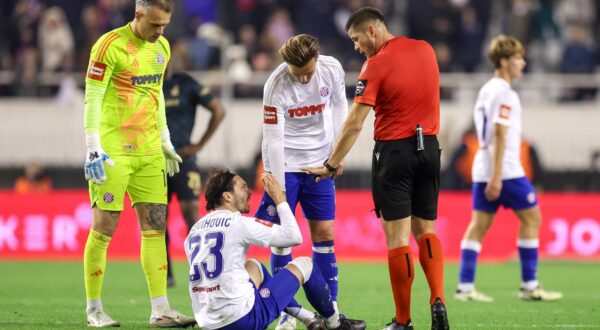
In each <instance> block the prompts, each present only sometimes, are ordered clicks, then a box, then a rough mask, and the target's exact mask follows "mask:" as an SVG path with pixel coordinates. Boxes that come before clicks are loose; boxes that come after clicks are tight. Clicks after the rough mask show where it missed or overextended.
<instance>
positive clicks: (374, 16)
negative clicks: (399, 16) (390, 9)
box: [346, 7, 386, 31]
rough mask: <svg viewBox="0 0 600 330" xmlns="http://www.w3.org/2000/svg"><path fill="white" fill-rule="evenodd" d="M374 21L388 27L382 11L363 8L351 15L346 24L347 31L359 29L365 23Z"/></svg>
mask: <svg viewBox="0 0 600 330" xmlns="http://www.w3.org/2000/svg"><path fill="white" fill-rule="evenodd" d="M373 20H375V21H381V23H383V25H386V24H385V17H383V14H382V13H381V11H379V9H375V8H371V7H362V8H361V9H359V10H357V11H355V12H353V13H352V15H350V18H348V21H347V22H346V31H348V30H350V28H353V27H357V26H359V25H361V24H363V23H365V22H369V21H373Z"/></svg>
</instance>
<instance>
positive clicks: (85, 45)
mask: <svg viewBox="0 0 600 330" xmlns="http://www.w3.org/2000/svg"><path fill="white" fill-rule="evenodd" d="M365 5H369V6H373V7H377V8H379V9H380V10H382V11H383V12H384V14H385V15H386V17H388V18H389V22H388V24H389V26H390V29H391V31H392V32H394V33H396V34H401V35H407V36H410V37H413V38H417V39H424V40H427V41H428V42H430V43H431V44H432V45H433V46H434V48H435V50H436V53H437V57H438V62H439V66H440V71H442V72H479V71H489V70H490V67H489V66H488V64H487V63H486V61H485V57H484V56H485V45H486V44H487V41H488V40H489V39H490V37H491V36H493V35H496V34H497V33H500V32H503V33H506V34H510V35H513V36H515V37H517V38H518V39H519V40H521V41H522V42H523V43H524V44H526V46H527V60H528V63H529V65H528V67H527V70H528V71H530V72H562V73H594V72H595V70H596V68H597V67H598V64H599V63H600V56H599V52H598V50H597V49H598V48H597V46H598V45H599V44H600V20H598V19H597V17H599V16H600V0H486V1H475V0H426V1H424V0H389V1H384V0H349V1H341V0H303V1H295V0H279V1H277V0H220V1H218V0H180V1H177V3H176V10H175V12H174V14H173V17H172V20H171V23H170V25H169V26H168V28H167V30H166V37H167V38H168V39H169V41H170V42H171V47H172V53H173V56H172V60H171V62H172V63H171V64H172V65H173V66H174V67H175V68H176V69H179V70H194V71H198V70H211V69H218V68H219V67H220V66H221V64H222V61H223V58H224V57H223V55H224V54H222V53H223V52H224V51H223V50H224V49H227V54H226V55H227V56H228V57H229V58H231V59H233V67H232V69H233V71H234V76H235V77H237V78H238V80H244V79H247V78H248V77H249V76H251V75H252V74H253V73H255V72H269V71H271V70H272V69H273V68H274V67H275V66H277V65H278V64H279V63H280V62H281V59H280V58H278V55H277V50H278V49H279V47H280V46H281V45H282V44H283V42H284V41H285V40H287V39H288V38H289V37H290V36H292V35H294V34H297V33H309V34H312V35H315V36H317V37H318V38H319V40H320V42H321V45H322V52H323V53H324V54H329V55H333V56H336V57H337V58H338V59H339V60H340V61H341V62H342V64H343V65H344V67H345V69H346V71H348V72H353V71H354V72H355V71H358V70H359V69H360V66H361V64H362V62H363V58H362V57H361V55H359V54H357V53H356V52H354V51H353V49H352V43H351V42H350V41H349V40H348V38H347V36H346V33H345V31H344V24H345V22H346V20H347V18H348V17H349V15H350V13H351V12H352V11H354V10H355V9H357V8H360V7H361V6H365ZM133 13H134V1H133V0H88V1H84V0H82V1H72V0H3V1H2V2H1V4H0V35H2V36H3V37H2V38H0V71H1V72H2V74H3V75H2V76H0V95H1V96H13V95H14V96H48V95H51V94H52V93H53V92H55V91H56V89H52V88H50V89H49V88H44V86H40V85H39V79H37V77H38V76H39V75H40V74H41V73H44V72H59V73H60V72H83V71H85V70H86V66H87V61H88V56H89V51H90V48H91V46H92V44H93V43H94V42H95V41H96V40H97V39H98V37H99V36H100V35H102V34H103V33H105V32H107V31H110V30H111V29H114V28H116V27H119V26H122V25H124V24H126V23H127V22H128V21H129V20H131V18H132V17H133ZM225 43H226V45H225ZM231 46H233V47H231ZM260 91H261V89H258V90H257V89H256V88H248V89H244V88H238V89H236V96H241V97H243V96H254V97H256V96H258V97H260ZM565 97H567V98H569V99H570V100H586V99H593V98H595V97H596V90H595V89H594V88H588V89H579V90H577V92H576V93H572V94H570V95H567V96H565Z"/></svg>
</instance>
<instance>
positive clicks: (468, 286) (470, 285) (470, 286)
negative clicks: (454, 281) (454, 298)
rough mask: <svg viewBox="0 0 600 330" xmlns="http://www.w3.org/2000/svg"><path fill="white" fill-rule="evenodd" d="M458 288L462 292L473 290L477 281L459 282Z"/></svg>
mask: <svg viewBox="0 0 600 330" xmlns="http://www.w3.org/2000/svg"><path fill="white" fill-rule="evenodd" d="M458 290H460V291H461V292H471V291H473V290H475V283H458Z"/></svg>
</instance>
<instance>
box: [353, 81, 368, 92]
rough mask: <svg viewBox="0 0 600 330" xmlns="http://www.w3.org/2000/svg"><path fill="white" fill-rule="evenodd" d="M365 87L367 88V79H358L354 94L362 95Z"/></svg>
mask: <svg viewBox="0 0 600 330" xmlns="http://www.w3.org/2000/svg"><path fill="white" fill-rule="evenodd" d="M366 88H367V79H360V80H359V81H358V82H357V83H356V93H354V96H363V94H364V93H365V89H366Z"/></svg>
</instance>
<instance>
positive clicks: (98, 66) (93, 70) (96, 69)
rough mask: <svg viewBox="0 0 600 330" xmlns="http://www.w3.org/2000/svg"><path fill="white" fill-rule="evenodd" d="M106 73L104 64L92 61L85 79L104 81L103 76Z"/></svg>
mask: <svg viewBox="0 0 600 330" xmlns="http://www.w3.org/2000/svg"><path fill="white" fill-rule="evenodd" d="M105 73H106V64H104V63H100V62H96V61H92V63H91V64H90V69H89V71H88V74H87V77H88V78H90V79H94V80H98V81H104V74H105Z"/></svg>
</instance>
